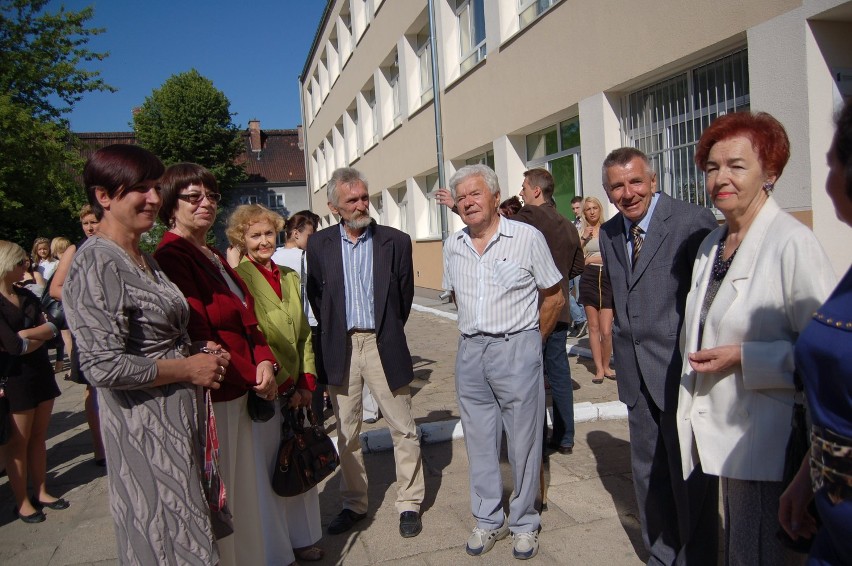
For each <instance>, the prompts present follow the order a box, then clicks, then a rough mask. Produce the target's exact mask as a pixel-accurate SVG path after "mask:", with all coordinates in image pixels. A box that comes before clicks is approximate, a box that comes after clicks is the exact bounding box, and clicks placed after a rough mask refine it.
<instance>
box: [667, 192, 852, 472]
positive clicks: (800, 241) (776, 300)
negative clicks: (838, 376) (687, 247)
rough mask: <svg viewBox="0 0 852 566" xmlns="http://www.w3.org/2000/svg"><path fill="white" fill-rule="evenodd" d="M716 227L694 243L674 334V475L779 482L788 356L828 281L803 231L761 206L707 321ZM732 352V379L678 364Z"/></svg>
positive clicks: (825, 265) (788, 409)
mask: <svg viewBox="0 0 852 566" xmlns="http://www.w3.org/2000/svg"><path fill="white" fill-rule="evenodd" d="M725 233H726V227H724V226H721V227H719V228H717V229H716V230H714V231H713V232H711V233H710V234H709V235H708V236H707V237H706V238H705V239H704V242H702V244H701V247H700V248H699V251H698V256H697V258H696V260H695V266H694V268H693V272H692V284H691V287H690V292H689V295H688V296H687V299H686V313H685V317H684V325H683V330H682V332H681V341H680V343H681V352H682V354H683V372H682V374H681V382H680V390H679V394H678V409H677V425H678V435H679V441H680V453H681V461H682V463H683V476H684V478H687V477H689V474H690V473H692V470H693V469H694V468H695V467H696V466H697V464H698V463H699V462H700V463H701V466H702V468H703V470H704V472H705V473H708V474H712V475H717V476H722V477H726V478H734V479H740V480H756V481H780V480H781V477H782V473H783V468H784V452H785V448H786V445H787V439H788V438H789V436H790V420H791V417H792V407H793V394H794V392H795V388H794V385H793V369H794V361H793V347H794V345H795V343H796V339H797V338H798V336H799V333H800V332H801V331H802V329H804V327H805V325H807V324H808V322H809V321H810V319H811V316H812V315H813V313H814V311H815V310H816V309H817V307H819V306H820V305H821V304H822V303H823V302H824V301H825V299H826V298H827V297H828V295H829V293H830V292H831V290H832V289H833V288H834V286H835V283H836V281H837V278H836V276H835V274H834V270H833V269H832V267H831V264H830V263H829V261H828V258H827V257H826V255H825V252H824V251H823V250H822V248H821V247H820V245H819V242H817V239H816V237H815V236H814V234H813V232H812V231H811V230H810V229H808V228H807V227H806V226H804V225H803V224H801V223H800V222H798V221H797V220H796V219H794V218H793V217H792V216H790V215H789V214H787V213H785V212H783V211H782V210H781V209H780V207H779V206H778V204H777V203H776V202H775V201H774V200H773V199H772V198H771V197H770V198H769V200H767V201H766V203H765V204H764V205H763V208H762V209H761V210H760V211H759V212H758V214H757V217H756V218H755V219H754V222H753V223H752V225H751V227H750V228H749V230H748V233H747V234H746V236H745V238H744V239H743V241H742V242H741V243H740V247H739V250H737V255H736V257H735V258H734V261H733V262H732V263H731V267H730V269H729V271H728V273H727V275H726V276H725V279H724V280H723V281H722V284H721V286H720V287H719V291H718V293H717V294H716V298H715V299H714V300H713V304H712V306H711V307H710V310H709V312H708V313H707V319H706V321H705V324H704V334H703V339H702V340H701V344H698V326H699V317H700V315H701V306H702V304H703V303H704V295H705V293H706V291H707V284H708V282H709V278H710V273H711V271H712V268H713V261H714V259H715V258H716V250H717V249H718V245H719V241H720V239H721V238H722V237H723V236H724V235H725ZM732 344H740V345H742V363H741V365H740V366H739V367H736V368H735V369H734V371H733V372H732V373H728V374H703V373H697V372H696V371H695V370H693V369H692V366H690V365H689V360H688V358H687V355H688V354H690V353H693V352H695V351H697V350H700V349H705V348H713V347H715V346H725V345H732Z"/></svg>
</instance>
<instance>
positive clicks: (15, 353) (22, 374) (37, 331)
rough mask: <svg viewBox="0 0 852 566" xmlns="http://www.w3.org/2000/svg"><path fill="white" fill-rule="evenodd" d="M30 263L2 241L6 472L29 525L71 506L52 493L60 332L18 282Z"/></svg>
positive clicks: (0, 336)
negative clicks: (51, 343)
mask: <svg viewBox="0 0 852 566" xmlns="http://www.w3.org/2000/svg"><path fill="white" fill-rule="evenodd" d="M29 263H30V259H29V258H28V257H27V254H26V252H24V250H23V249H22V248H21V247H20V246H19V245H18V244H14V243H12V242H7V241H3V240H0V365H2V366H3V374H2V377H4V378H6V397H7V398H8V399H9V408H10V410H11V413H12V417H11V421H12V433H11V437H10V438H9V442H8V444H7V445H6V449H5V452H6V471H7V473H8V474H9V484H10V486H11V488H12V495H13V497H14V498H15V509H14V513H15V516H16V517H17V518H18V519H20V520H21V521H23V522H25V523H40V522H42V521H44V520H45V518H46V517H45V514H44V512H43V511H42V509H44V508H48V509H56V510H61V509H67V508H68V506H69V503H68V502H67V501H66V500H64V499H57V498H56V497H54V496H53V495H51V494H50V493H49V492H48V491H47V483H46V481H47V449H46V445H45V443H46V440H47V425H48V423H49V422H50V414H51V412H52V411H53V400H54V399H55V398H56V397H59V387H58V386H57V385H56V379H55V378H54V376H53V368H52V367H51V365H50V360H49V358H48V355H47V348H45V347H44V343H45V342H46V341H48V340H50V339H52V338H54V337H56V335H57V334H58V330H57V329H56V326H54V325H53V324H52V323H50V322H47V321H46V319H45V317H44V314H43V313H42V312H41V302H40V301H39V299H38V298H37V297H36V296H35V295H33V294H32V293H31V292H29V291H27V290H25V289H23V288H20V287H18V286H17V285H15V284H16V283H17V282H19V281H20V280H21V279H22V278H23V276H24V272H25V271H26V269H27V266H28V265H29ZM28 481H29V483H30V484H31V485H32V488H33V491H34V497H33V498H32V499H30V496H29V494H28V493H27V482H28Z"/></svg>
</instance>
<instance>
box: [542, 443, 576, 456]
mask: <svg viewBox="0 0 852 566" xmlns="http://www.w3.org/2000/svg"><path fill="white" fill-rule="evenodd" d="M547 447H548V448H550V449H551V450H553V451H554V452H559V453H560V454H573V453H574V446H573V445H571V446H562V445H561V444H554V443H552V442H548V443H547Z"/></svg>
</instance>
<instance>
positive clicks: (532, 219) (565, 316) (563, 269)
mask: <svg viewBox="0 0 852 566" xmlns="http://www.w3.org/2000/svg"><path fill="white" fill-rule="evenodd" d="M511 219H512V220H517V221H518V222H523V223H525V224H529V225H530V226H533V227H534V228H537V229H538V231H539V232H541V233H542V234H543V235H544V240H545V241H546V242H547V247H548V248H549V249H550V255H551V256H553V263H555V264H556V268H557V269H558V270H559V273H561V274H562V281H561V282H560V285H561V287H562V293H563V294H564V295H565V306H563V307H562V311H561V312H560V313H559V322H568V323H570V322H573V321H572V320H571V310H570V308H569V307H570V305H569V301H568V293H569V288H568V284H569V283H570V282H571V279H573V278H574V277H576V276H578V275H580V274H581V273H582V272H583V268H584V267H585V265H584V262H583V248H582V246H581V245H580V235H579V234H578V233H577V230H576V229H575V228H574V225H573V224H572V223H571V222H570V221H569V220H568V219H567V218H565V217H564V216H562V215H561V214H559V212H557V211H556V207H554V206H553V205H552V204H549V203H545V204H542V205H540V206H534V205H529V204H528V205H526V206H524V207H523V208H521V209H520V210H519V211H518V212H517V213H516V214H515V215H514V216H512V218H511Z"/></svg>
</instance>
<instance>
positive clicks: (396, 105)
mask: <svg viewBox="0 0 852 566" xmlns="http://www.w3.org/2000/svg"><path fill="white" fill-rule="evenodd" d="M388 84H389V85H390V89H391V104H392V106H391V108H392V114H393V125H394V127H396V126H398V125H399V124H400V123H401V122H402V103H401V98H400V93H399V56H398V55H397V54H394V57H393V62H391V64H390V67H388Z"/></svg>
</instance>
